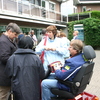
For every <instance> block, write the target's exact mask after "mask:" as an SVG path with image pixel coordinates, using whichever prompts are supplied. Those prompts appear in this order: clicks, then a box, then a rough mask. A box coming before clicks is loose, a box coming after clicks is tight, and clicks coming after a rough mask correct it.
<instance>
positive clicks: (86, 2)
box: [73, 0, 100, 5]
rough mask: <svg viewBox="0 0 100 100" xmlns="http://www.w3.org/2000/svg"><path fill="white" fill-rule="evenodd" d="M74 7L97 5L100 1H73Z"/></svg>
mask: <svg viewBox="0 0 100 100" xmlns="http://www.w3.org/2000/svg"><path fill="white" fill-rule="evenodd" d="M73 1H74V5H77V4H97V3H100V0H73Z"/></svg>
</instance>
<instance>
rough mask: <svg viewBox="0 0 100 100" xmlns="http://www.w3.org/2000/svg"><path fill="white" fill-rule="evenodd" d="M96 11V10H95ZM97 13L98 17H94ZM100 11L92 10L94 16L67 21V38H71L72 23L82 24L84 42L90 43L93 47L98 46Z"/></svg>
mask: <svg viewBox="0 0 100 100" xmlns="http://www.w3.org/2000/svg"><path fill="white" fill-rule="evenodd" d="M97 13H98V11H97ZM97 15H98V17H96V16H97ZM99 15H100V13H98V14H96V12H93V17H94V16H95V17H94V18H86V19H83V20H79V21H72V22H69V23H67V26H68V38H69V39H70V40H71V39H72V37H73V35H72V33H73V30H74V25H76V24H83V27H84V43H85V44H86V45H91V46H93V47H94V48H97V47H100V16H99Z"/></svg>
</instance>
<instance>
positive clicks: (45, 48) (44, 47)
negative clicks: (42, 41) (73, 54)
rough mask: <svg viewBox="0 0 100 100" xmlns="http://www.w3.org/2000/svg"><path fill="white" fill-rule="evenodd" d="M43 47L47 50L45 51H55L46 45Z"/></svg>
mask: <svg viewBox="0 0 100 100" xmlns="http://www.w3.org/2000/svg"><path fill="white" fill-rule="evenodd" d="M44 49H45V50H47V51H49V50H51V51H55V50H56V48H48V47H44Z"/></svg>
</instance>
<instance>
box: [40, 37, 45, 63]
mask: <svg viewBox="0 0 100 100" xmlns="http://www.w3.org/2000/svg"><path fill="white" fill-rule="evenodd" d="M46 42H47V36H46V37H45V40H44V46H46ZM40 59H41V61H42V63H44V51H42V53H41V55H40Z"/></svg>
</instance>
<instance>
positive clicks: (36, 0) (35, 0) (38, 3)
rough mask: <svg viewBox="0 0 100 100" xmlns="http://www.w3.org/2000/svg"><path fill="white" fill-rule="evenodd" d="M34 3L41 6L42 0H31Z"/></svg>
mask: <svg viewBox="0 0 100 100" xmlns="http://www.w3.org/2000/svg"><path fill="white" fill-rule="evenodd" d="M29 1H30V2H31V3H32V4H35V5H39V6H40V0H29Z"/></svg>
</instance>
